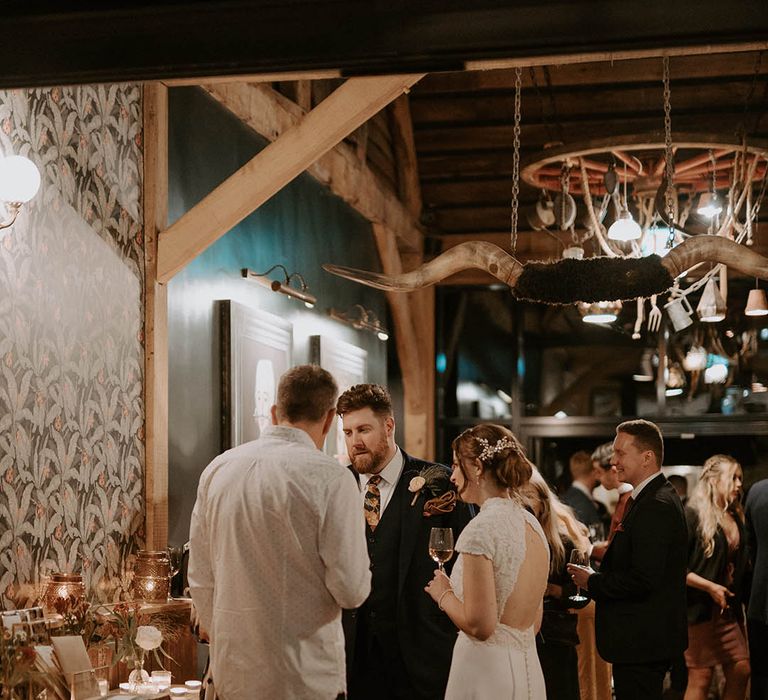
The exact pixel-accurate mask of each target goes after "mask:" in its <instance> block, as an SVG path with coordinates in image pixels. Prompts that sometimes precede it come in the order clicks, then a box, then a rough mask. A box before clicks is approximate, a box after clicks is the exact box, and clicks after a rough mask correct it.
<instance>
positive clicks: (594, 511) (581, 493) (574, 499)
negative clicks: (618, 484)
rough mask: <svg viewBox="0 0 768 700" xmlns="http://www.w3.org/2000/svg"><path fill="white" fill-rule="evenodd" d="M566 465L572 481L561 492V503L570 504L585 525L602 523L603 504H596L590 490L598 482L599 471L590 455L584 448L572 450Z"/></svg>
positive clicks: (603, 514)
mask: <svg viewBox="0 0 768 700" xmlns="http://www.w3.org/2000/svg"><path fill="white" fill-rule="evenodd" d="M568 466H569V468H570V471H571V479H573V482H572V483H571V485H570V486H569V487H568V488H567V489H566V491H565V493H564V494H563V498H562V500H563V503H566V504H567V505H569V506H571V508H573V511H574V513H576V517H577V518H578V519H579V521H580V522H582V523H584V524H585V525H586V526H587V527H589V526H590V525H602V524H603V519H604V516H605V506H602V504H600V505H598V503H597V501H595V499H594V498H593V497H592V491H593V490H594V489H595V487H596V486H597V485H598V484H599V483H600V473H599V472H598V470H597V467H595V465H594V464H593V463H592V456H591V455H590V454H589V453H588V452H585V451H584V450H580V451H579V452H574V453H573V454H572V455H571V459H570V460H569V463H568ZM601 507H602V512H601V510H600V508H601Z"/></svg>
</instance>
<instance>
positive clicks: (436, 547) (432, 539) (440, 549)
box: [429, 527, 453, 571]
mask: <svg viewBox="0 0 768 700" xmlns="http://www.w3.org/2000/svg"><path fill="white" fill-rule="evenodd" d="M429 556H430V557H432V559H433V560H434V561H435V562H437V566H438V568H439V569H440V571H443V564H444V563H445V562H447V561H449V560H450V558H451V557H452V556H453V530H451V528H449V527H433V528H432V530H431V531H430V533H429Z"/></svg>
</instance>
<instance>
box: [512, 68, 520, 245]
mask: <svg viewBox="0 0 768 700" xmlns="http://www.w3.org/2000/svg"><path fill="white" fill-rule="evenodd" d="M521 92H522V69H520V68H515V126H514V129H513V130H512V133H513V139H512V149H513V151H512V207H511V208H512V212H511V215H510V218H511V221H510V229H511V237H510V238H511V239H510V250H511V252H512V254H513V255H514V253H515V247H516V246H517V217H518V206H519V204H518V199H519V195H520V93H521Z"/></svg>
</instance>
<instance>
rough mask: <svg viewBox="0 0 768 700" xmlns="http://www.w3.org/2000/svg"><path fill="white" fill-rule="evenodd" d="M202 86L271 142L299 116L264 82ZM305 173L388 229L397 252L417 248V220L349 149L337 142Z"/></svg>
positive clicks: (420, 236) (293, 105)
mask: <svg viewBox="0 0 768 700" xmlns="http://www.w3.org/2000/svg"><path fill="white" fill-rule="evenodd" d="M203 89H204V90H205V91H206V92H207V93H208V94H209V95H211V97H213V98H214V99H216V100H217V101H218V102H219V103H220V104H221V105H222V106H224V107H226V108H227V109H228V110H229V111H230V112H232V114H234V115H235V116H236V117H238V119H240V121H242V122H243V123H244V124H247V125H248V126H250V127H251V128H252V129H253V130H254V131H255V132H256V133H257V134H260V135H261V136H263V137H264V138H266V139H269V140H270V141H275V140H276V139H278V138H280V137H281V136H282V134H284V133H285V132H287V131H288V130H289V129H291V128H292V127H293V126H295V125H296V124H298V123H299V122H300V121H301V119H302V117H303V116H304V113H303V111H302V110H301V109H300V107H299V106H298V105H297V104H296V103H294V102H292V101H291V100H289V99H288V98H287V97H284V96H283V95H281V94H280V93H279V92H277V91H276V90H273V89H272V88H271V87H269V86H267V85H245V84H243V85H204V86H203ZM307 173H308V174H309V175H311V176H312V177H313V178H315V179H316V180H317V181H318V182H320V183H322V184H323V185H325V186H326V187H328V189H330V191H331V192H333V193H334V194H335V195H336V196H338V197H340V198H341V199H343V200H344V201H345V202H346V203H347V204H348V205H349V206H350V207H352V208H353V209H355V210H356V211H357V212H358V213H359V214H360V215H361V216H362V217H363V218H364V219H366V220H368V221H371V222H374V223H379V224H382V225H383V226H384V228H386V229H387V230H389V231H391V232H392V233H393V235H394V236H395V238H396V239H397V245H398V248H399V249H400V250H401V251H408V252H414V253H421V250H422V247H423V234H422V232H421V229H420V228H419V225H418V220H417V219H416V218H415V217H414V216H413V215H412V214H411V212H410V211H409V209H408V208H407V207H406V206H405V205H404V204H403V202H401V201H400V200H399V199H398V197H397V194H396V193H395V192H393V191H392V190H391V189H390V188H389V187H388V186H387V185H386V184H385V183H384V182H383V181H382V180H381V179H380V178H379V177H377V176H376V175H375V174H374V173H373V171H372V170H371V169H370V168H369V167H368V166H367V164H366V163H364V162H362V161H361V160H360V158H359V157H358V155H357V152H356V150H355V149H354V148H352V147H351V146H349V145H348V144H346V143H344V142H341V143H339V144H338V145H337V146H336V147H335V148H333V149H331V150H330V151H328V152H327V153H326V154H325V155H323V156H321V157H320V158H318V160H317V161H315V162H314V163H312V165H310V166H309V167H308V168H307Z"/></svg>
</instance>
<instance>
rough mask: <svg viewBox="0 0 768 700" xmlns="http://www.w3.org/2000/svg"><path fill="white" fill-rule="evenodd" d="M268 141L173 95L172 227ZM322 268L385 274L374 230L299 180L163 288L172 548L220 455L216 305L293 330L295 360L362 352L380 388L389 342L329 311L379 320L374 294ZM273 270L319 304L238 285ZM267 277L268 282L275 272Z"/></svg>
mask: <svg viewBox="0 0 768 700" xmlns="http://www.w3.org/2000/svg"><path fill="white" fill-rule="evenodd" d="M265 145H266V142H265V141H264V140H263V139H261V138H259V137H258V136H256V135H255V134H254V133H253V132H252V131H251V130H250V129H248V128H247V127H245V126H244V125H243V124H242V123H241V122H240V121H238V120H237V119H236V118H235V117H233V116H232V115H231V114H229V113H228V112H227V111H226V110H225V109H223V108H222V107H221V106H219V105H218V104H217V103H216V102H215V101H214V100H213V99H211V98H210V97H208V96H207V95H206V94H205V93H203V92H202V91H201V90H198V89H197V88H175V89H172V90H170V95H169V151H170V162H169V171H170V174H169V221H170V222H173V221H174V220H176V219H177V218H178V217H179V216H181V215H182V214H183V213H184V212H185V211H187V210H189V209H190V208H192V207H193V206H194V205H195V204H196V203H197V202H198V201H199V200H200V199H202V198H203V197H204V196H205V195H206V194H208V193H209V192H210V191H211V190H212V189H213V188H214V187H216V186H217V185H218V184H220V183H221V182H222V181H223V180H224V179H225V178H226V177H228V176H229V175H231V174H232V173H233V172H235V171H236V170H237V169H238V168H239V167H240V166H242V165H243V164H244V163H246V162H247V161H248V160H249V159H250V158H252V157H253V156H254V155H255V154H256V153H257V152H258V151H259V150H261V149H262V148H263V147H264V146H265ZM323 262H334V263H338V264H342V265H351V266H353V267H361V268H367V269H380V268H379V262H378V256H377V254H376V249H375V246H374V243H373V238H372V236H371V232H370V226H369V224H368V222H366V221H365V220H364V219H363V218H362V217H360V216H359V215H358V214H357V213H356V212H354V211H353V210H352V209H350V207H349V206H348V205H346V204H345V203H344V202H342V201H341V200H340V199H339V198H337V197H335V196H334V195H332V194H330V193H329V192H328V191H327V190H326V189H325V188H324V187H322V186H321V185H319V184H318V183H317V182H315V181H314V180H313V179H312V178H310V177H309V176H307V175H302V176H300V177H299V178H297V179H296V180H294V181H293V182H292V183H290V184H289V185H288V186H287V187H285V188H284V189H283V190H282V191H280V192H279V193H278V194H277V195H275V196H274V197H273V198H272V199H271V200H270V201H269V202H267V203H266V204H264V205H263V206H262V207H261V208H260V209H258V210H257V211H256V212H254V213H253V214H252V215H251V216H249V217H248V218H247V219H245V220H244V221H243V222H241V223H240V224H239V225H238V226H236V227H235V228H234V229H232V230H231V231H229V232H228V233H227V234H226V235H225V236H223V237H222V238H220V239H219V240H218V241H217V242H216V243H214V244H213V245H212V246H211V247H210V248H208V249H207V250H206V251H205V252H204V253H203V254H202V255H200V256H199V257H198V258H196V259H195V260H194V261H193V262H192V263H190V264H189V265H188V266H187V267H186V268H185V269H184V270H182V271H181V272H180V273H179V274H178V275H176V277H174V278H173V280H172V281H171V283H170V284H169V286H168V344H169V348H168V351H169V425H168V433H169V443H170V444H169V461H170V467H169V484H168V497H169V542H170V543H171V544H181V543H183V542H184V541H186V539H187V536H188V532H189V518H190V515H191V513H192V506H193V505H194V500H195V491H196V489H197V482H198V478H199V475H200V472H201V471H202V470H203V469H204V468H205V466H206V465H207V464H208V462H210V461H211V459H213V458H214V457H215V456H216V455H217V454H218V453H219V445H220V428H219V426H220V423H221V410H220V391H221V382H220V378H219V376H220V371H221V370H220V367H221V364H220V356H219V326H218V320H217V317H216V313H215V312H216V306H215V302H216V300H220V299H231V300H234V301H237V302H239V303H242V304H245V305H248V306H251V307H253V308H257V309H262V310H264V311H268V312H269V313H272V314H276V315H279V316H282V317H283V318H286V319H287V320H288V321H290V322H291V323H292V324H293V364H294V365H296V364H302V363H304V362H307V361H308V359H309V340H308V338H309V336H310V335H318V334H320V335H324V336H332V337H334V338H338V339H341V340H344V341H346V342H349V343H352V344H353V345H357V346H358V347H362V348H364V349H365V350H367V351H368V379H369V381H375V382H382V383H383V382H385V381H386V369H387V368H386V363H387V358H386V344H385V343H382V342H381V341H379V340H378V339H377V338H376V336H375V335H373V334H372V333H370V332H366V331H356V330H354V329H352V328H350V327H349V326H346V325H343V324H341V323H339V322H337V321H333V320H331V319H330V318H328V317H327V315H326V310H327V309H328V308H330V307H335V308H337V309H342V310H346V309H348V308H349V307H351V306H352V305H353V304H355V303H359V304H362V305H363V306H365V307H366V308H369V309H371V310H373V311H374V313H376V315H377V316H378V317H379V318H381V319H386V303H385V300H384V297H383V294H382V293H381V292H378V291H376V290H373V289H369V288H367V287H362V286H360V285H357V284H354V283H352V282H347V281H346V280H342V279H339V278H337V277H334V276H332V275H330V274H328V273H326V272H324V271H323V270H322V268H321V267H320V265H321V263H323ZM275 263H281V264H283V265H285V266H286V267H287V268H288V270H289V271H290V272H293V271H297V272H300V273H301V274H302V275H303V276H304V277H305V279H306V281H307V284H308V285H309V289H310V290H311V291H312V293H313V294H315V295H316V296H317V298H318V304H317V306H316V307H315V308H314V309H312V310H309V309H306V308H305V307H304V305H303V304H302V303H301V302H298V301H296V300H292V299H289V298H288V297H286V296H284V295H282V294H275V293H273V292H271V291H270V290H268V289H265V288H263V287H260V286H258V285H256V284H254V283H252V282H248V281H246V280H244V279H242V278H241V276H240V269H241V268H243V267H248V268H251V269H252V270H255V271H256V272H264V271H265V270H267V269H268V268H269V267H271V266H272V265H274V264H275ZM273 276H274V275H273Z"/></svg>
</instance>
